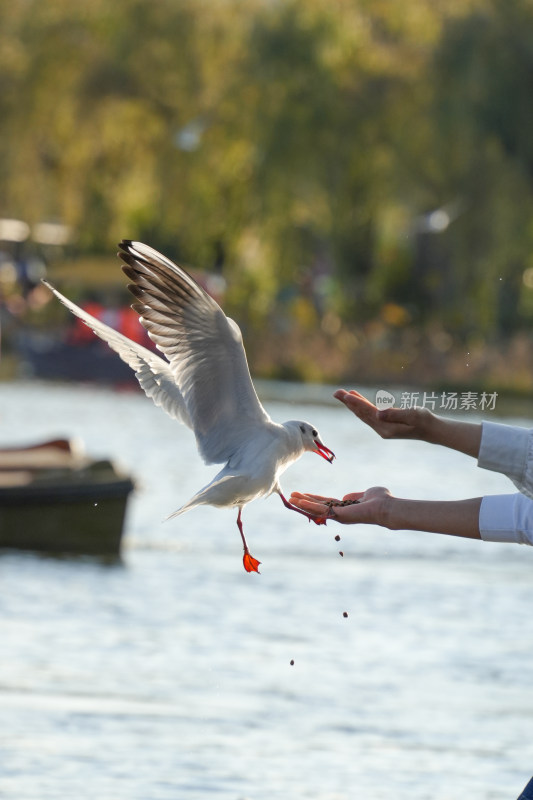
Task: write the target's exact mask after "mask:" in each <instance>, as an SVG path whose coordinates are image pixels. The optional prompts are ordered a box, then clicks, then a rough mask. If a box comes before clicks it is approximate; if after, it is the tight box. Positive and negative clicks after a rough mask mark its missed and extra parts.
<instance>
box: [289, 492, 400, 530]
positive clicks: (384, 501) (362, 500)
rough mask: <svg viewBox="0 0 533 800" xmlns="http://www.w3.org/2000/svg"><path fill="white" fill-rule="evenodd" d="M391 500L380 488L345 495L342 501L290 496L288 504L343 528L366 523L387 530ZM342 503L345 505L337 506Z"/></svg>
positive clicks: (389, 494)
mask: <svg viewBox="0 0 533 800" xmlns="http://www.w3.org/2000/svg"><path fill="white" fill-rule="evenodd" d="M391 499H392V495H391V493H390V492H389V490H388V489H385V487H383V486H373V487H372V488H371V489H367V490H366V492H351V493H350V494H346V495H344V497H343V498H342V501H341V500H337V499H336V498H334V497H322V496H321V495H318V494H301V493H300V492H293V493H292V494H291V498H290V502H291V504H292V505H294V506H296V507H297V508H299V509H301V510H302V511H305V513H306V514H310V515H311V516H313V517H316V518H317V520H319V519H320V520H327V519H333V520H334V521H335V522H340V523H341V524H343V525H351V524H355V523H361V522H366V523H367V524H371V525H384V526H386V525H387V520H388V510H389V504H390V501H391ZM341 502H346V503H347V504H346V505H340V503H341ZM337 504H339V505H337Z"/></svg>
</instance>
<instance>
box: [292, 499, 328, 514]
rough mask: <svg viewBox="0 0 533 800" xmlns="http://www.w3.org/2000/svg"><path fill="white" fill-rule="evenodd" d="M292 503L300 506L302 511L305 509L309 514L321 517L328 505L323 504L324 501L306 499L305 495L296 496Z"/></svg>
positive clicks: (325, 512)
mask: <svg viewBox="0 0 533 800" xmlns="http://www.w3.org/2000/svg"><path fill="white" fill-rule="evenodd" d="M291 502H292V504H293V505H294V506H296V507H297V508H301V509H302V511H306V512H307V513H308V514H311V515H313V516H315V517H323V516H325V515H326V514H327V512H328V509H329V506H327V505H325V504H324V503H318V502H316V501H314V500H307V499H306V498H305V497H297V498H295V500H294V501H292V500H291Z"/></svg>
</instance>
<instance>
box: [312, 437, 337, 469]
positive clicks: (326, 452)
mask: <svg viewBox="0 0 533 800" xmlns="http://www.w3.org/2000/svg"><path fill="white" fill-rule="evenodd" d="M315 444H316V450H313V453H317V454H318V455H319V456H322V458H325V459H326V461H329V463H330V464H331V463H332V461H333V459H334V458H335V453H334V452H333V450H330V449H329V447H326V445H325V444H322V442H320V441H319V440H318V439H315Z"/></svg>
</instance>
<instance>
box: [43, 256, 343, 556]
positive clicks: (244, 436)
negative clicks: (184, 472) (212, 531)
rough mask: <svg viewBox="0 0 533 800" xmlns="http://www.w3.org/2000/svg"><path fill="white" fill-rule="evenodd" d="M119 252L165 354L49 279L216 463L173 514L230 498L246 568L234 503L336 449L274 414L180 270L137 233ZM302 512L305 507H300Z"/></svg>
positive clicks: (230, 333)
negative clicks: (301, 462)
mask: <svg viewBox="0 0 533 800" xmlns="http://www.w3.org/2000/svg"><path fill="white" fill-rule="evenodd" d="M120 248H121V250H120V252H119V256H120V258H121V259H122V260H123V261H124V263H125V265H124V266H123V267H122V269H123V270H124V272H125V273H126V275H127V276H128V277H129V278H130V279H131V280H132V281H133V283H132V284H130V285H129V286H128V288H129V289H130V291H131V292H132V294H134V295H135V297H136V298H137V302H136V303H134V304H133V305H132V308H133V309H134V310H135V311H137V312H138V313H139V316H140V321H141V323H142V325H143V326H144V327H145V328H146V330H147V331H148V335H149V336H150V338H151V339H152V341H153V342H154V343H155V344H156V347H157V348H158V349H159V350H160V351H161V352H162V353H163V354H164V356H165V357H166V358H161V357H160V356H158V355H157V354H156V353H154V352H153V351H151V350H149V349H148V348H146V347H143V346H142V345H140V344H138V343H137V342H134V341H132V340H130V339H128V338H127V337H126V336H124V335H123V334H121V333H119V332H118V331H116V330H114V329H113V328H111V327H109V326H108V325H106V324H105V323H103V322H102V321H101V320H98V319H96V318H95V317H93V316H92V315H91V314H88V313H87V312H86V311H84V310H83V309H81V308H80V307H79V306H77V305H76V304H75V303H72V302H71V301H70V300H68V299H67V298H66V297H65V296H64V295H62V294H61V293H60V292H58V291H57V289H55V288H54V287H53V286H51V285H50V284H49V283H47V282H46V281H44V283H45V284H46V285H47V286H48V288H49V289H50V290H51V291H52V292H53V293H54V294H55V295H56V297H58V298H59V300H61V302H62V303H64V305H65V306H66V307H67V308H68V309H69V310H70V311H72V313H73V314H75V315H76V316H77V317H79V318H80V319H81V320H82V321H83V322H85V323H86V324H87V325H88V326H89V327H90V328H91V329H92V330H93V331H94V332H95V333H96V334H97V335H98V336H99V337H100V338H101V339H103V340H104V341H105V342H107V344H108V345H109V346H110V347H111V348H112V349H113V350H115V352H117V353H118V355H119V356H120V357H121V358H122V360H123V361H125V362H126V363H127V364H129V365H130V366H131V367H132V368H133V369H134V370H135V376H136V378H137V380H138V381H139V384H140V385H141V388H142V389H143V390H144V392H145V393H146V395H147V396H148V397H150V398H151V399H152V400H153V401H154V403H155V404H156V405H157V406H160V407H162V408H163V409H164V410H165V411H166V412H167V413H168V414H169V415H170V416H172V417H174V418H175V419H177V420H178V421H179V422H182V423H183V424H185V425H187V426H188V427H189V428H191V430H192V431H193V432H194V435H195V437H196V442H197V445H198V450H199V452H200V455H201V456H202V458H203V460H204V461H205V463H206V464H216V463H219V464H220V463H222V464H225V466H224V467H223V469H222V470H221V471H220V472H219V473H218V474H217V475H216V476H215V477H214V478H213V480H212V481H211V482H210V483H209V484H207V486H205V487H204V488H203V489H201V490H200V491H199V492H197V493H196V494H195V495H194V496H193V497H192V498H191V499H190V500H189V501H188V502H187V503H185V504H184V505H183V506H182V507H181V508H179V509H178V510H177V511H175V512H174V514H171V517H174V516H178V515H180V514H183V513H185V512H186V511H190V510H191V509H193V508H196V507H197V506H199V505H212V506H216V507H219V508H224V507H237V508H238V509H239V513H238V517H237V525H238V527H239V532H240V534H241V537H242V541H243V546H244V558H243V562H244V566H245V569H246V570H247V571H248V572H250V571H255V572H258V569H257V567H258V565H259V562H258V561H257V559H255V558H253V556H251V555H250V552H249V550H248V546H247V544H246V539H245V537H244V532H243V529H242V521H241V512H242V508H243V507H244V506H245V505H246V504H247V503H249V502H251V501H252V500H255V499H256V498H258V497H264V496H266V495H269V494H272V493H273V492H277V493H278V494H279V495H280V497H281V499H282V501H283V503H284V504H285V505H286V506H287V507H288V508H291V509H293V510H295V511H298V512H299V513H304V512H301V511H300V509H297V508H295V507H294V506H291V505H290V503H288V501H287V500H286V499H285V497H284V496H283V494H282V492H281V487H280V484H279V476H280V475H281V474H282V473H283V472H284V471H285V470H286V469H287V467H289V466H290V465H291V464H292V463H293V462H294V461H296V460H297V459H298V458H300V456H301V455H303V453H304V452H305V451H306V450H308V451H310V452H315V453H318V454H319V455H321V456H322V457H323V458H325V459H326V460H327V461H330V462H331V461H333V458H334V454H333V453H332V451H331V450H329V448H327V447H326V446H325V445H324V444H323V443H322V442H321V441H320V437H319V435H318V432H317V431H316V429H315V428H313V426H312V425H311V424H310V423H308V422H303V421H299V420H290V421H289V422H285V423H283V424H278V423H276V422H273V421H272V420H271V419H270V417H269V415H268V414H267V413H266V411H265V409H264V408H263V406H262V405H261V403H260V402H259V399H258V397H257V394H256V392H255V389H254V386H253V383H252V379H251V377H250V372H249V370H248V363H247V361H246V354H245V351H244V347H243V343H242V336H241V332H240V329H239V326H238V325H237V324H236V323H235V322H234V321H233V320H232V319H230V318H229V317H226V315H225V314H224V312H223V311H222V309H221V308H220V306H219V305H218V304H217V303H216V302H215V301H214V300H213V298H212V297H210V296H209V295H208V294H207V293H206V292H205V291H204V290H203V289H202V288H201V287H200V286H199V285H198V284H197V283H196V282H195V281H194V280H193V279H192V278H191V277H190V275H188V273H187V272H185V270H183V269H182V268H181V267H179V266H178V265H176V264H174V263H173V262H172V261H170V260H169V259H167V258H166V257H165V256H163V255H161V254H160V253H158V252H157V251H156V250H153V249H152V248H151V247H148V246H147V245H144V244H141V243H140V242H130V241H128V240H124V241H123V242H121V244H120ZM305 516H307V515H305Z"/></svg>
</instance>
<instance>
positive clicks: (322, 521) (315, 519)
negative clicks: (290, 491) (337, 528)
mask: <svg viewBox="0 0 533 800" xmlns="http://www.w3.org/2000/svg"><path fill="white" fill-rule="evenodd" d="M278 494H279V496H280V497H281V500H282V502H283V505H284V506H285V508H288V509H290V510H291V511H297V512H298V514H303V516H304V517H307V519H308V520H309V522H314V523H315V525H325V524H326V519H325V517H321V518H318V517H312V516H311V514H308V513H307V512H306V511H302V509H301V508H297V507H296V506H293V505H292V503H289V501H288V500H287V498H286V497H284V496H283V495H282V494H281V492H280V491H279V490H278Z"/></svg>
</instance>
